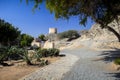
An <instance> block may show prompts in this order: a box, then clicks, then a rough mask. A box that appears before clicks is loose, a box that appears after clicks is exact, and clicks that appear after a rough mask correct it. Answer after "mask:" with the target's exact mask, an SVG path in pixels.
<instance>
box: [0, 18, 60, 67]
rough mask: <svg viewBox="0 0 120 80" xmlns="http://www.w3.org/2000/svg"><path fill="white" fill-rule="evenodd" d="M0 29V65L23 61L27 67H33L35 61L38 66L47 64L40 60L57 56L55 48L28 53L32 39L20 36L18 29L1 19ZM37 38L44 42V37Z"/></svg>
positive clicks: (45, 61)
mask: <svg viewBox="0 0 120 80" xmlns="http://www.w3.org/2000/svg"><path fill="white" fill-rule="evenodd" d="M0 29H1V30H0V37H1V38H0V65H3V66H6V65H9V64H7V63H5V61H10V60H20V59H22V60H23V61H25V62H26V64H27V65H34V64H35V62H36V61H37V62H39V63H40V64H43V63H44V64H48V61H47V60H42V59H41V58H42V57H49V56H51V57H53V56H55V57H56V56H59V50H58V49H56V48H51V49H41V48H35V49H33V50H32V51H33V52H34V53H31V52H32V51H31V52H30V51H28V47H30V46H31V42H32V41H33V37H32V36H31V35H28V34H21V32H20V30H19V29H18V28H15V27H14V26H12V25H11V24H10V23H8V22H5V21H4V20H2V19H0ZM4 35H6V36H4ZM39 38H40V39H41V40H43V41H45V39H44V38H45V36H44V35H40V36H39ZM40 64H39V65H40Z"/></svg>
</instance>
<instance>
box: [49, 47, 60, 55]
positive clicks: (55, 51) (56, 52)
mask: <svg viewBox="0 0 120 80" xmlns="http://www.w3.org/2000/svg"><path fill="white" fill-rule="evenodd" d="M59 52H60V51H59V49H56V48H50V49H48V53H49V54H50V56H58V55H59Z"/></svg>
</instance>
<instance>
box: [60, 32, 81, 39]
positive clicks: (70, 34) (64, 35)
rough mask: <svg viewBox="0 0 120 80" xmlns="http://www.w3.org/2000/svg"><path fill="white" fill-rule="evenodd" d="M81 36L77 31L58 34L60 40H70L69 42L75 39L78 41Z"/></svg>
mask: <svg viewBox="0 0 120 80" xmlns="http://www.w3.org/2000/svg"><path fill="white" fill-rule="evenodd" d="M79 36H80V35H79V34H78V32H77V31H75V30H69V31H65V32H62V33H59V34H58V37H59V38H60V39H64V38H68V40H69V41H70V40H73V39H76V38H78V37H79Z"/></svg>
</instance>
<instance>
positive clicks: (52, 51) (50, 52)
mask: <svg viewBox="0 0 120 80" xmlns="http://www.w3.org/2000/svg"><path fill="white" fill-rule="evenodd" d="M59 52H60V51H59V49H56V48H50V49H39V50H38V51H37V53H39V54H41V56H42V57H49V56H58V55H59Z"/></svg>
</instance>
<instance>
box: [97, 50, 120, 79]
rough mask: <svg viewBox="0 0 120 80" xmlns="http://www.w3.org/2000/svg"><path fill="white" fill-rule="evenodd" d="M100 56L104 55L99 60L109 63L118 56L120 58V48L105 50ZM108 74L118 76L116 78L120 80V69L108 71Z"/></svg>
mask: <svg viewBox="0 0 120 80" xmlns="http://www.w3.org/2000/svg"><path fill="white" fill-rule="evenodd" d="M98 56H102V58H101V59H99V60H102V61H104V62H106V63H109V62H112V61H114V60H115V59H116V58H120V49H114V50H109V51H103V52H102V54H100V55H98ZM99 60H98V61H99ZM106 74H109V75H110V76H112V77H115V78H116V79H115V80H120V71H117V72H113V73H106Z"/></svg>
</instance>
